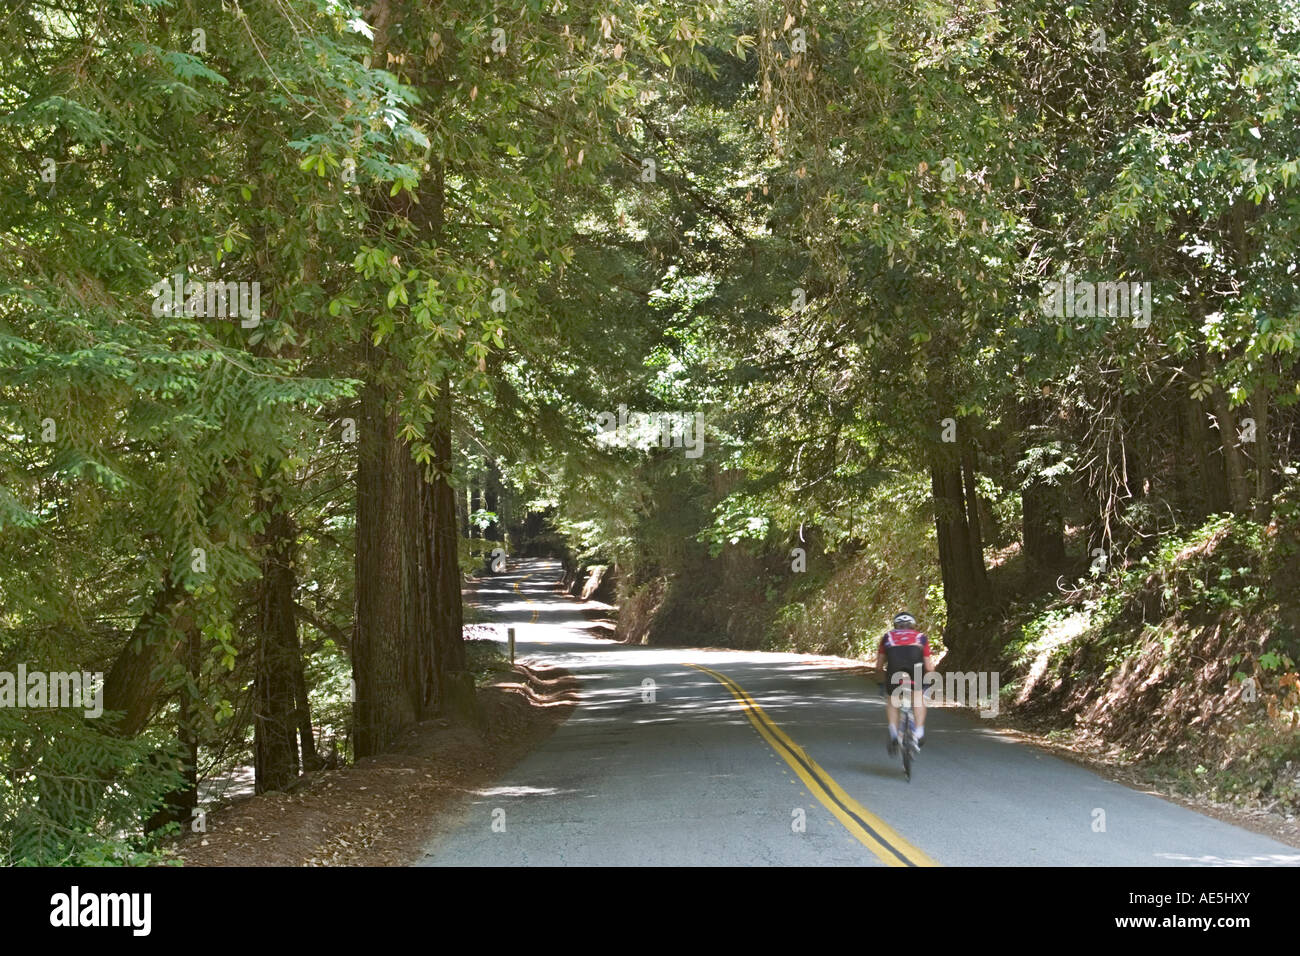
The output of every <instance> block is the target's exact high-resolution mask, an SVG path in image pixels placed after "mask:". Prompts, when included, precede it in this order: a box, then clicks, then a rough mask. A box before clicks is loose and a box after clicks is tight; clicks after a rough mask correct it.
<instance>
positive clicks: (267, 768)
mask: <svg viewBox="0 0 1300 956" xmlns="http://www.w3.org/2000/svg"><path fill="white" fill-rule="evenodd" d="M262 508H263V510H267V511H269V512H270V514H269V518H268V521H267V525H266V530H265V532H263V541H264V545H265V553H264V555H263V557H262V580H261V585H260V588H259V594H258V631H257V671H256V675H255V677H254V681H253V690H254V698H253V699H254V707H253V769H254V788H255V790H256V792H257V793H265V792H266V791H268V790H283V789H285V788H286V787H288V786H289V784H291V783H293V781H294V780H296V779H297V778H298V769H299V762H298V739H297V733H298V726H299V721H300V719H301V716H302V715H301V714H300V713H299V710H298V700H297V685H298V683H299V682H300V680H301V675H302V652H301V650H300V648H299V645H298V622H297V618H296V616H295V614H294V592H295V590H296V581H295V576H294V571H293V544H294V538H295V535H296V530H295V529H294V527H293V522H292V521H291V520H290V518H289V516H288V515H287V514H285V512H284V510H283V502H282V501H281V499H280V496H279V495H278V494H277V495H275V496H274V498H272V499H271V501H269V502H264V503H263V504H262Z"/></svg>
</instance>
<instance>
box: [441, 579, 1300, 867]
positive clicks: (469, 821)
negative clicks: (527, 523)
mask: <svg viewBox="0 0 1300 956" xmlns="http://www.w3.org/2000/svg"><path fill="white" fill-rule="evenodd" d="M559 573H560V572H559V566H558V564H556V563H555V562H544V561H531V562H519V563H516V564H513V565H512V566H511V568H510V570H509V571H508V572H505V573H502V574H499V575H496V576H494V577H493V578H492V579H491V581H490V582H489V584H488V585H487V586H486V587H485V588H484V589H483V590H482V591H481V592H480V595H481V598H482V599H483V601H484V603H486V604H487V605H488V606H489V607H490V608H491V615H490V618H489V619H494V620H497V621H506V622H509V623H511V624H513V625H514V626H515V628H516V635H517V641H518V645H517V648H518V649H517V657H518V659H520V660H523V661H528V660H533V661H537V662H544V663H546V664H552V665H558V666H560V667H563V668H565V669H567V670H568V671H570V672H571V673H573V674H575V675H576V676H577V677H578V678H579V679H580V680H581V683H582V689H581V700H580V703H579V705H578V709H577V710H576V711H575V712H574V713H573V715H572V716H571V717H570V718H569V719H568V721H566V722H565V723H564V724H563V725H562V726H561V727H560V728H559V730H557V731H556V733H555V734H554V735H553V736H551V737H550V738H549V739H547V740H546V741H545V742H544V743H543V744H542V745H541V746H540V747H538V748H537V749H536V750H535V751H533V752H532V753H531V754H530V755H529V756H527V757H526V758H524V760H522V761H521V762H520V763H519V764H517V765H516V766H515V767H514V768H513V769H512V770H511V771H509V772H508V773H507V775H506V776H505V777H504V778H503V779H501V780H499V781H498V782H497V784H496V785H495V786H493V787H491V788H489V789H486V790H483V791H479V792H476V793H474V794H473V795H471V796H470V797H467V798H466V799H465V800H464V801H463V802H462V803H461V805H460V806H459V807H457V808H455V809H454V811H453V814H452V816H451V817H450V818H449V824H448V826H447V827H446V828H445V831H444V832H442V833H441V835H440V836H438V837H437V838H435V839H434V840H433V841H432V842H431V843H430V844H429V846H428V847H427V848H426V855H425V857H424V859H423V860H422V861H421V865H426V866H478V865H489V866H521V865H606V866H646V865H651V866H653V865H677V866H690V865H794V866H798V865H820V866H825V865H845V866H849V865H861V866H886V865H892V866H913V865H915V866H933V865H939V866H944V865H949V866H952V865H968V866H969V865H975V866H979V865H1012V866H1043V865H1047V866H1130V865H1137V866H1160V865H1168V866H1186V865H1191V866H1198V865H1199V866H1206V865H1227V866H1251V865H1256V866H1258V865H1292V866H1295V865H1300V850H1297V849H1295V848H1293V847H1290V846H1287V845H1285V844H1283V843H1279V842H1277V841H1274V840H1271V839H1268V838H1267V837H1264V836H1260V835H1257V834H1255V833H1252V832H1250V831H1248V830H1244V829H1241V828H1239V827H1234V826H1231V825H1229V824H1226V823H1222V822H1220V821H1218V820H1214V819H1212V818H1210V817H1206V816H1202V815H1201V814H1198V813H1195V812H1193V811H1191V810H1188V809H1185V808H1183V807H1180V806H1178V805H1176V804H1172V803H1169V802H1168V801H1165V800H1162V799H1160V798H1159V797H1156V796H1152V795H1149V794H1145V793H1141V792H1138V791H1135V790H1131V789H1129V788H1127V787H1124V786H1121V785H1119V784H1116V783H1111V782H1109V781H1107V780H1105V779H1103V778H1101V777H1099V776H1098V775H1097V774H1095V773H1091V772H1090V771H1088V770H1085V769H1082V768H1081V767H1078V766H1076V765H1074V764H1071V763H1068V762H1066V761H1063V760H1059V759H1057V758H1054V757H1052V756H1050V755H1048V754H1046V753H1043V752H1041V751H1039V750H1038V749H1037V748H1034V747H1031V746H1028V745H1025V744H1022V743H1019V742H1016V741H1015V740H1013V739H1012V738H1011V737H1009V736H1006V735H1004V734H1001V733H999V732H998V731H996V730H994V729H993V728H991V727H990V726H989V725H988V724H987V723H986V722H984V721H981V720H980V718H979V717H978V716H976V715H974V714H973V713H972V712H970V711H957V710H952V709H943V708H939V707H932V708H930V710H929V715H928V717H927V720H926V743H925V748H924V749H923V750H922V751H921V753H920V755H919V757H918V760H917V765H916V767H915V768H914V771H913V775H912V780H911V782H910V783H909V782H907V781H906V780H905V779H904V777H903V773H902V765H901V762H900V761H899V760H898V758H890V757H889V756H888V754H887V753H886V752H885V739H886V738H885V730H884V726H885V713H884V703H883V701H882V700H881V699H880V696H879V691H878V689H877V686H876V684H875V682H874V680H869V679H868V678H866V677H864V676H862V675H861V674H852V673H848V672H845V671H844V670H841V669H837V668H835V667H830V666H827V664H826V662H825V661H822V662H820V663H819V662H818V661H817V660H816V659H814V658H810V657H807V656H804V655H798V654H770V653H759V652H753V651H727V650H700V649H673V648H646V647H633V646H627V645H624V644H619V643H615V642H612V641H608V640H602V639H599V638H595V637H591V636H588V634H586V633H585V632H584V631H583V629H582V628H583V625H584V614H583V610H582V608H581V606H580V605H578V604H577V603H575V602H574V601H573V600H572V599H570V598H567V597H564V596H563V595H561V594H559V593H557V592H555V591H554V590H553V587H552V586H553V584H554V582H555V581H556V579H557V578H558V577H559ZM1103 823H1104V829H1103V828H1102V826H1101V825H1102V824H1103Z"/></svg>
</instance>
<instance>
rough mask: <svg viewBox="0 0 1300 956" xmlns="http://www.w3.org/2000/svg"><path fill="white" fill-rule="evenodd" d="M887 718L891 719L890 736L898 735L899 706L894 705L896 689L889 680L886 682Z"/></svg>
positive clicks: (895, 736)
mask: <svg viewBox="0 0 1300 956" xmlns="http://www.w3.org/2000/svg"><path fill="white" fill-rule="evenodd" d="M885 718H886V719H887V720H888V721H889V736H890V737H893V738H895V739H897V737H898V708H897V707H896V706H894V691H893V688H892V687H890V685H889V683H888V681H886V683H885Z"/></svg>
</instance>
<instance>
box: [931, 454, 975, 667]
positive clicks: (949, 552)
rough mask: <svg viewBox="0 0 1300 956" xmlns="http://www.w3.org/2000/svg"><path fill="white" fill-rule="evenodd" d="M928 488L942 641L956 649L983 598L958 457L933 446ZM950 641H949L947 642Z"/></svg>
mask: <svg viewBox="0 0 1300 956" xmlns="http://www.w3.org/2000/svg"><path fill="white" fill-rule="evenodd" d="M930 486H931V489H932V491H933V494H934V523H935V532H936V536H937V538H938V545H939V569H940V573H941V575H942V577H943V597H944V603H945V604H947V607H948V632H947V634H946V635H945V640H946V642H947V643H948V644H949V646H950V647H951V646H956V644H958V643H960V642H961V640H962V638H963V637H964V635H965V634H966V633H967V632H968V630H969V628H970V626H971V624H972V622H973V621H974V620H975V618H976V616H977V613H978V609H979V607H980V605H981V603H982V601H983V599H984V596H985V586H986V578H985V576H984V561H983V558H982V556H981V557H980V558H978V559H977V558H976V557H975V555H976V554H977V550H976V548H975V546H974V545H973V543H972V539H971V528H970V526H969V524H968V522H967V503H966V494H965V489H964V487H963V481H962V466H961V456H960V454H959V453H957V451H956V450H955V449H952V448H951V447H950V446H945V445H943V444H939V443H936V444H935V445H934V446H933V450H932V453H931V461H930ZM948 637H951V638H952V640H951V641H947V638H948Z"/></svg>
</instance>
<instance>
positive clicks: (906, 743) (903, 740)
mask: <svg viewBox="0 0 1300 956" xmlns="http://www.w3.org/2000/svg"><path fill="white" fill-rule="evenodd" d="M898 737H899V741H898V749H899V750H901V751H902V752H903V776H904V777H906V778H907V782H908V783H911V782H912V758H913V757H914V756H915V754H916V738H915V737H914V736H913V734H912V691H911V689H910V688H909V689H908V691H907V693H906V694H904V695H903V705H902V706H901V707H899V708H898Z"/></svg>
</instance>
